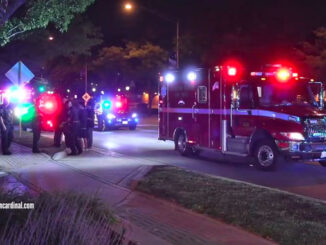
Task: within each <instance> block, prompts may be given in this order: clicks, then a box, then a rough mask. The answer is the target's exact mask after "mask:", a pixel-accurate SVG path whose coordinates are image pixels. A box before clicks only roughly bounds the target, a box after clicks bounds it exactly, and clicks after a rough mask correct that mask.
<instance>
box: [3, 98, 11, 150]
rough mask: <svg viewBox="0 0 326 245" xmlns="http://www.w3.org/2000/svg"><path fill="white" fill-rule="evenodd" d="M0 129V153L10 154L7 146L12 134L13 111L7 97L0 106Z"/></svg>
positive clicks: (9, 143)
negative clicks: (0, 151)
mask: <svg viewBox="0 0 326 245" xmlns="http://www.w3.org/2000/svg"><path fill="white" fill-rule="evenodd" d="M0 131H1V148H2V154H3V155H11V152H10V151H9V148H10V145H11V142H12V139H13V136H14V111H13V108H12V106H11V104H10V102H9V100H7V99H5V100H4V102H3V104H2V106H1V108H0Z"/></svg>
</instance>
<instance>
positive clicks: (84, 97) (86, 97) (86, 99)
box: [82, 93, 92, 103]
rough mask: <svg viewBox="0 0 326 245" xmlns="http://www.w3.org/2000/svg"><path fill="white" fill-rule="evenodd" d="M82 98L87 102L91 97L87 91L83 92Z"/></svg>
mask: <svg viewBox="0 0 326 245" xmlns="http://www.w3.org/2000/svg"><path fill="white" fill-rule="evenodd" d="M82 98H83V100H84V101H85V102H86V103H87V102H88V101H89V100H90V99H91V98H92V97H91V96H90V95H89V94H88V93H85V94H84V95H83V97H82Z"/></svg>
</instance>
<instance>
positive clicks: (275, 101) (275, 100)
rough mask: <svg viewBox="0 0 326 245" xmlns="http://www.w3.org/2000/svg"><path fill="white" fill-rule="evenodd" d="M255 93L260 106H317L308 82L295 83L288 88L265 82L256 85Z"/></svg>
mask: <svg viewBox="0 0 326 245" xmlns="http://www.w3.org/2000/svg"><path fill="white" fill-rule="evenodd" d="M257 93H258V98H259V103H260V105H262V106H272V105H275V106H289V105H293V104H301V105H310V106H316V107H318V103H317V101H316V100H315V98H314V95H313V92H312V90H311V87H310V85H309V83H295V85H294V86H291V88H290V89H289V88H288V87H281V86H278V85H275V84H273V83H266V84H262V85H261V86H257Z"/></svg>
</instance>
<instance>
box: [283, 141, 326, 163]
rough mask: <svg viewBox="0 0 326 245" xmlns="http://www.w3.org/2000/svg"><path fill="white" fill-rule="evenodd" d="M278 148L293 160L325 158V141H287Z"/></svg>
mask: <svg viewBox="0 0 326 245" xmlns="http://www.w3.org/2000/svg"><path fill="white" fill-rule="evenodd" d="M280 150H281V152H282V153H283V154H284V155H286V156H288V157H289V158H291V159H295V160H301V159H302V160H326V142H288V147H284V148H281V149H280Z"/></svg>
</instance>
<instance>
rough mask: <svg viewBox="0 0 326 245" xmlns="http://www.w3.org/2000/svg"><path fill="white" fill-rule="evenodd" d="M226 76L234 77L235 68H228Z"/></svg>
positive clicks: (235, 73)
mask: <svg viewBox="0 0 326 245" xmlns="http://www.w3.org/2000/svg"><path fill="white" fill-rule="evenodd" d="M228 75H229V76H231V77H234V76H235V75H237V68H235V67H228Z"/></svg>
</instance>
